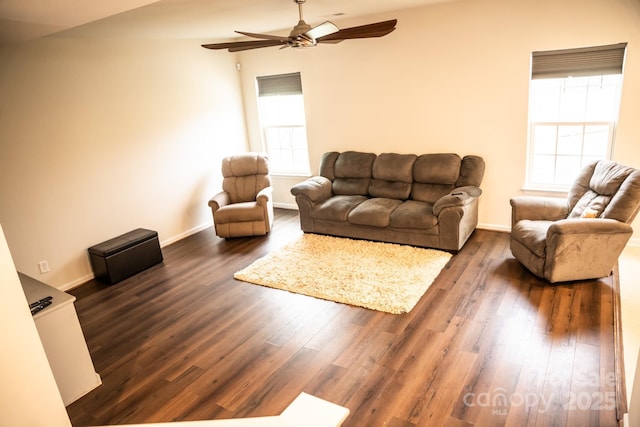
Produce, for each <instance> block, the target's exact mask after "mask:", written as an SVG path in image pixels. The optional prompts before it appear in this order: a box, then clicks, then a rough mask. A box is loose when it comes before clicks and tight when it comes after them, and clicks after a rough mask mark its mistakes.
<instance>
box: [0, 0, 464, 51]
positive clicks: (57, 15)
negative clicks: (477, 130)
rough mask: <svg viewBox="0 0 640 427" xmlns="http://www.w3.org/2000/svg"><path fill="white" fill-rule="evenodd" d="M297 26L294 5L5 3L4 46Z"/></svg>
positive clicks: (321, 7) (313, 7) (315, 6)
mask: <svg viewBox="0 0 640 427" xmlns="http://www.w3.org/2000/svg"><path fill="white" fill-rule="evenodd" d="M446 1H459V0H349V1H344V0H308V1H307V2H306V3H305V4H304V6H303V13H304V19H305V21H307V22H308V23H309V24H311V25H312V26H314V25H317V24H320V23H321V22H323V21H326V20H340V19H346V18H349V19H356V18H358V17H361V16H365V15H371V14H386V13H389V18H393V13H392V11H394V10H398V9H406V8H412V7H418V6H424V5H429V4H434V3H442V2H446ZM385 19H386V18H385ZM297 22H298V6H297V5H296V4H295V3H294V1H293V0H159V1H157V0H108V1H98V0H55V1H54V0H0V44H3V43H16V42H22V41H26V40H30V39H34V38H38V37H42V36H46V35H51V34H56V33H61V32H62V31H64V33H63V34H64V35H65V36H68V37H91V38H94V37H97V38H101V37H104V38H153V39H162V38H178V39H179V38H190V39H199V40H200V39H202V40H211V41H215V40H217V39H229V38H233V37H236V36H237V34H234V32H233V31H234V30H242V31H249V32H254V33H263V32H273V31H278V30H282V29H290V28H292V27H293V26H294V25H295V24H296V23H297ZM370 22H371V21H364V22H362V24H368V23H370ZM354 25H361V24H360V23H359V22H356V23H354V24H352V25H350V26H354ZM343 27H344V26H343ZM278 34H286V32H284V33H283V32H282V31H280V32H279V33H278Z"/></svg>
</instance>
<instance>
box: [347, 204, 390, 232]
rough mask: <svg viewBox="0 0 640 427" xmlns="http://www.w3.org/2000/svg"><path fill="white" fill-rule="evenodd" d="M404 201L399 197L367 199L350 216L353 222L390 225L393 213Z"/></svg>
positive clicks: (381, 225)
mask: <svg viewBox="0 0 640 427" xmlns="http://www.w3.org/2000/svg"><path fill="white" fill-rule="evenodd" d="M401 203H402V201H400V200H397V199H385V198H381V197H380V198H373V199H367V200H365V201H364V202H362V203H360V204H359V205H358V206H356V207H355V208H354V209H353V210H352V211H351V212H350V213H349V216H348V220H349V222H350V223H351V224H360V225H369V226H372V227H388V226H389V218H390V217H391V213H392V212H393V211H394V209H395V208H397V207H398V206H399V205H400V204H401Z"/></svg>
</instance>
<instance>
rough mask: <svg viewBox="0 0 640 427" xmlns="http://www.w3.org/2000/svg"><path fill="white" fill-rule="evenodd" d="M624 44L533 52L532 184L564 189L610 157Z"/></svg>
mask: <svg viewBox="0 0 640 427" xmlns="http://www.w3.org/2000/svg"><path fill="white" fill-rule="evenodd" d="M625 47H626V44H625V43H622V44H618V45H610V46H599V47H593V48H583V49H569V50H561V51H549V52H534V53H533V54H532V61H531V65H532V67H531V82H530V93H529V101H530V105H529V150H528V155H527V158H528V161H527V185H526V186H527V187H528V188H536V189H558V190H566V189H568V187H569V185H570V184H571V183H572V182H573V181H574V179H575V177H576V175H578V173H579V172H580V170H581V169H582V168H583V167H584V166H585V165H587V164H588V163H590V162H592V161H595V160H600V159H608V158H610V157H611V153H612V150H613V142H614V135H615V129H616V124H617V118H618V108H619V105H620V92H621V88H622V65H623V59H624V51H625Z"/></svg>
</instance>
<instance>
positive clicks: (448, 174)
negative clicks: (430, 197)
mask: <svg viewBox="0 0 640 427" xmlns="http://www.w3.org/2000/svg"><path fill="white" fill-rule="evenodd" d="M461 163H462V159H461V158H460V156H458V155H457V154H423V155H421V156H420V157H418V158H417V159H416V161H415V163H414V164H413V179H414V181H416V182H421V183H426V184H450V185H455V183H456V182H457V181H458V177H459V175H460V165H461Z"/></svg>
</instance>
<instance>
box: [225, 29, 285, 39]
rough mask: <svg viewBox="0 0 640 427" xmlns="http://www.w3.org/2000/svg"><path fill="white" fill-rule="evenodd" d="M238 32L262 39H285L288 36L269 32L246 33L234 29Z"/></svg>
mask: <svg viewBox="0 0 640 427" xmlns="http://www.w3.org/2000/svg"><path fill="white" fill-rule="evenodd" d="M236 33H238V34H242V35H243V36H247V37H253V38H255V39H263V40H280V41H287V40H289V38H288V37H287V36H275V35H271V34H257V33H247V32H245V31H236Z"/></svg>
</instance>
